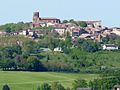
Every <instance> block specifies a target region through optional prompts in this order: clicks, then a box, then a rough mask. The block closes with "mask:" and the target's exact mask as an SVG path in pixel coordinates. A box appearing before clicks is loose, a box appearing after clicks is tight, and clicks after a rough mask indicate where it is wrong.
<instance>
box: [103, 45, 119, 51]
mask: <svg viewBox="0 0 120 90" xmlns="http://www.w3.org/2000/svg"><path fill="white" fill-rule="evenodd" d="M102 48H103V50H118V46H117V45H115V44H104V45H103V46H102Z"/></svg>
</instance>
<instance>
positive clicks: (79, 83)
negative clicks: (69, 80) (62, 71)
mask: <svg viewBox="0 0 120 90" xmlns="http://www.w3.org/2000/svg"><path fill="white" fill-rule="evenodd" d="M87 86H88V85H87V81H86V80H83V79H78V80H75V81H74V83H73V90H76V89H77V88H85V87H87Z"/></svg>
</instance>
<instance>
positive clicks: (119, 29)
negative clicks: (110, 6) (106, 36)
mask: <svg viewBox="0 0 120 90" xmlns="http://www.w3.org/2000/svg"><path fill="white" fill-rule="evenodd" d="M112 33H114V34H116V35H118V36H120V28H113V30H112Z"/></svg>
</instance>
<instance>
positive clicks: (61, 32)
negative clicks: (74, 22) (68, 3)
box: [54, 28, 65, 36]
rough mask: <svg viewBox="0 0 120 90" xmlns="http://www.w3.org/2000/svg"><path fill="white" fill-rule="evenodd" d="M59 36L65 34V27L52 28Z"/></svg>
mask: <svg viewBox="0 0 120 90" xmlns="http://www.w3.org/2000/svg"><path fill="white" fill-rule="evenodd" d="M54 30H55V31H56V32H57V33H58V34H59V35H60V36H62V35H64V34H65V28H55V29H54Z"/></svg>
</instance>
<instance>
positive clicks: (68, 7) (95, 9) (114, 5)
mask: <svg viewBox="0 0 120 90" xmlns="http://www.w3.org/2000/svg"><path fill="white" fill-rule="evenodd" d="M119 4H120V0H1V1H0V25H2V24H5V23H12V22H20V21H24V22H31V21H32V15H33V12H35V11H39V12H40V16H41V17H55V18H59V19H61V20H64V19H68V20H69V19H74V20H101V21H102V23H103V25H104V26H108V27H120V18H119V17H120V12H119V10H120V5H119Z"/></svg>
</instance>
